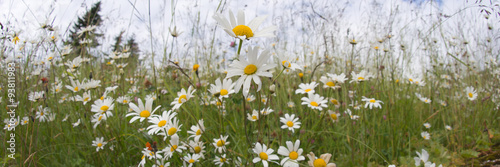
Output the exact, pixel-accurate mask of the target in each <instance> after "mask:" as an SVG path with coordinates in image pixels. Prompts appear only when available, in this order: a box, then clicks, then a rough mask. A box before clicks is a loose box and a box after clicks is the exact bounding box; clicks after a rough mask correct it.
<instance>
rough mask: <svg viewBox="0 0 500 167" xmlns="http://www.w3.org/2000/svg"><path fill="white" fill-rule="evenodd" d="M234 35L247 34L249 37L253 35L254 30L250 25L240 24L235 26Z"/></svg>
mask: <svg viewBox="0 0 500 167" xmlns="http://www.w3.org/2000/svg"><path fill="white" fill-rule="evenodd" d="M233 32H234V35H236V36H246V37H247V39H248V38H251V37H253V32H252V29H250V27H248V26H246V25H238V26H236V27H234V28H233Z"/></svg>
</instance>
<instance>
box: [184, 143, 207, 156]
mask: <svg viewBox="0 0 500 167" xmlns="http://www.w3.org/2000/svg"><path fill="white" fill-rule="evenodd" d="M188 146H189V147H188V148H189V151H190V152H191V153H193V154H198V155H200V156H201V158H204V156H203V153H205V146H204V145H203V142H202V141H198V140H195V141H193V140H190V141H189V144H188Z"/></svg>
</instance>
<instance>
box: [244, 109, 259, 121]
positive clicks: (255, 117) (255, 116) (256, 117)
mask: <svg viewBox="0 0 500 167" xmlns="http://www.w3.org/2000/svg"><path fill="white" fill-rule="evenodd" d="M247 119H248V120H250V121H252V122H255V121H257V120H259V112H258V111H257V110H253V111H252V115H250V113H247Z"/></svg>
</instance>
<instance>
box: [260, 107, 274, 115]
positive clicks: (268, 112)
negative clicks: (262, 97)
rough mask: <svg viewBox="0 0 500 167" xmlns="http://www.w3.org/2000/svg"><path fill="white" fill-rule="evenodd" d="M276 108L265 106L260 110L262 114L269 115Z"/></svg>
mask: <svg viewBox="0 0 500 167" xmlns="http://www.w3.org/2000/svg"><path fill="white" fill-rule="evenodd" d="M273 111H274V110H273V109H271V108H270V107H268V108H263V109H262V110H260V115H269V114H270V113H272V112H273Z"/></svg>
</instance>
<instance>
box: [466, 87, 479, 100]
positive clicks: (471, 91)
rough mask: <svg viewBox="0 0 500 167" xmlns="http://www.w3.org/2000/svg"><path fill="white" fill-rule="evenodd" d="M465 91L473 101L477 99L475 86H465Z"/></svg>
mask: <svg viewBox="0 0 500 167" xmlns="http://www.w3.org/2000/svg"><path fill="white" fill-rule="evenodd" d="M465 93H467V98H468V99H469V100H471V101H473V100H476V98H477V92H476V90H474V87H472V86H469V87H467V88H465Z"/></svg>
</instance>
